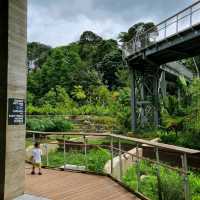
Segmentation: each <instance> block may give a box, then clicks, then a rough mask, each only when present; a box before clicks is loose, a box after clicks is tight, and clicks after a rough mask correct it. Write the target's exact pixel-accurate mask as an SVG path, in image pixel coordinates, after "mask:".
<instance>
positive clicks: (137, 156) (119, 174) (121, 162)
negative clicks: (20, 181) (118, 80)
mask: <svg viewBox="0 0 200 200" xmlns="http://www.w3.org/2000/svg"><path fill="white" fill-rule="evenodd" d="M27 133H28V135H29V136H30V135H32V141H33V143H35V142H36V141H41V143H43V145H44V147H45V157H46V161H45V162H46V165H47V166H49V167H51V163H50V161H49V150H48V149H49V147H50V145H55V144H57V145H62V146H63V149H62V151H63V166H64V167H63V168H64V170H65V169H67V168H66V165H67V162H66V152H67V151H68V150H67V149H66V147H67V145H72V146H73V145H75V146H80V147H81V148H82V153H83V154H84V155H85V158H86V159H85V170H86V171H88V170H89V169H88V168H87V154H88V152H89V150H88V148H89V147H90V148H91V147H93V148H94V147H101V148H106V149H107V150H109V152H110V161H109V162H108V164H109V167H110V168H109V170H107V171H106V172H105V173H106V174H107V175H109V176H111V177H112V178H114V179H116V180H117V181H119V182H122V183H123V177H124V176H125V174H126V172H127V170H128V169H129V168H130V167H131V166H135V167H136V182H137V186H136V188H134V190H135V192H136V193H137V194H139V195H143V196H144V195H145V194H142V189H141V187H142V185H141V181H142V179H144V177H143V178H142V173H141V164H142V162H143V161H147V162H149V163H150V164H151V165H152V168H155V169H156V171H155V174H156V175H155V176H156V177H157V184H156V185H155V188H156V191H157V197H158V198H157V199H159V200H160V199H161V200H163V196H162V189H163V188H162V177H161V175H160V169H161V167H163V168H166V169H169V170H172V171H174V172H177V174H179V175H180V177H182V178H181V179H182V183H181V185H182V188H183V189H182V193H181V194H180V195H182V196H183V199H185V200H190V199H191V193H190V184H189V170H188V156H189V155H191V154H195V155H196V154H199V153H200V151H197V150H193V149H187V148H182V147H177V146H173V145H167V144H162V143H157V142H151V141H147V140H142V139H137V138H132V137H126V136H122V135H116V134H110V133H95V134H91V133H67V132H66V133H65V132H60V133H54V132H38V131H27ZM50 136H57V137H60V138H63V139H62V142H55V141H49V140H48V137H50ZM75 136H76V137H79V139H80V138H82V140H81V141H82V143H77V144H76V143H75V144H71V142H70V141H69V137H72V138H73V137H75ZM66 137H67V138H66ZM96 137H97V138H104V139H105V138H107V140H108V141H109V144H107V145H100V144H99V145H95V144H93V145H91V144H89V143H88V139H89V138H96ZM41 138H43V139H42V140H41ZM123 141H128V142H129V143H131V144H132V148H133V149H134V151H129V150H124V149H123V145H122V144H123ZM145 146H148V147H151V148H152V149H153V150H154V151H153V152H154V154H155V155H154V158H148V157H144V156H143V155H142V153H141V152H142V149H143V148H144V147H145ZM163 150H166V151H169V152H172V151H173V152H175V153H177V154H178V155H179V156H180V161H181V166H176V167H174V165H171V164H169V163H165V162H163V161H161V159H160V153H161V151H163ZM116 161H117V163H118V165H117V166H118V168H117V169H118V170H116ZM127 162H128V163H129V166H128V167H127ZM125 165H126V166H125ZM147 198H148V197H147Z"/></svg>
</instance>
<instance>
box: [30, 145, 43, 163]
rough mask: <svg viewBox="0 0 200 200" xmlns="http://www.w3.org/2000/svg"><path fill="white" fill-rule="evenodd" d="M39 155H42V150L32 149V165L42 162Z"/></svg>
mask: <svg viewBox="0 0 200 200" xmlns="http://www.w3.org/2000/svg"><path fill="white" fill-rule="evenodd" d="M41 155H42V150H41V149H39V148H34V149H33V151H32V156H33V162H34V163H41V161H42V159H41Z"/></svg>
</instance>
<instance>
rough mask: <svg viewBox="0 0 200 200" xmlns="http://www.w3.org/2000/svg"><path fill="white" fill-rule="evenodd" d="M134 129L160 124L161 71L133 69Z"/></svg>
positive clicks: (132, 104)
mask: <svg viewBox="0 0 200 200" xmlns="http://www.w3.org/2000/svg"><path fill="white" fill-rule="evenodd" d="M130 71H131V77H132V78H131V90H132V91H131V106H132V108H131V110H132V121H131V125H132V131H135V130H136V129H137V128H144V127H145V126H148V127H151V126H152V127H153V126H155V127H158V125H159V92H158V81H159V73H158V70H157V68H156V71H155V70H149V71H148V72H143V71H138V70H134V69H131V70H130Z"/></svg>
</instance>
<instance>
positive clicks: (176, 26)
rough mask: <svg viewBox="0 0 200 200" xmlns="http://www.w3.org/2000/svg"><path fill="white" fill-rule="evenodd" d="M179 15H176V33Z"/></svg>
mask: <svg viewBox="0 0 200 200" xmlns="http://www.w3.org/2000/svg"><path fill="white" fill-rule="evenodd" d="M178 17H179V15H177V16H176V33H178V28H179V26H178V22H179V19H178Z"/></svg>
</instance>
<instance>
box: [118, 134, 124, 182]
mask: <svg viewBox="0 0 200 200" xmlns="http://www.w3.org/2000/svg"><path fill="white" fill-rule="evenodd" d="M118 148H119V173H120V180H122V176H123V172H122V148H121V140H120V138H119V147H118Z"/></svg>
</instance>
